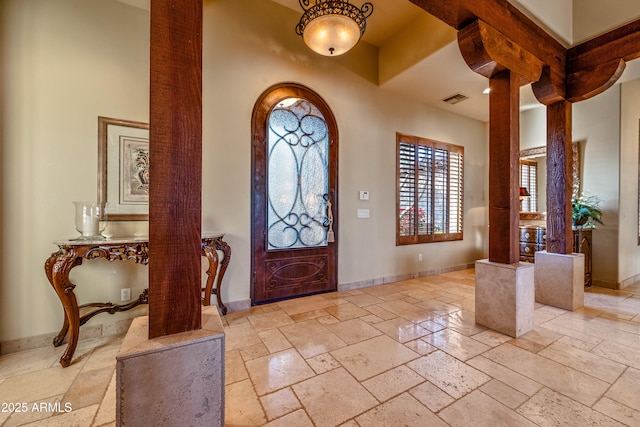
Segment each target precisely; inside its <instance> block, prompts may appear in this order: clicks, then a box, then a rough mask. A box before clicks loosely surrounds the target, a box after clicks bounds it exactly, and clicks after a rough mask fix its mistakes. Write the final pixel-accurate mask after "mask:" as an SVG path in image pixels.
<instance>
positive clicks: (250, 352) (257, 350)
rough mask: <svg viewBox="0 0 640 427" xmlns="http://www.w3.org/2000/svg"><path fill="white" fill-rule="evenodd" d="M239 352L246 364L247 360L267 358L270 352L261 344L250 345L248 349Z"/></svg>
mask: <svg viewBox="0 0 640 427" xmlns="http://www.w3.org/2000/svg"><path fill="white" fill-rule="evenodd" d="M239 351H240V356H242V360H244V361H245V362H246V361H247V360H251V359H256V358H258V357H261V356H266V355H267V354H269V350H268V349H267V347H266V346H265V345H264V344H263V343H261V342H259V343H257V344H254V345H250V346H248V347H242V348H240V349H239Z"/></svg>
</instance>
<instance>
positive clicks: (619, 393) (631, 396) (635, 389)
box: [605, 368, 640, 411]
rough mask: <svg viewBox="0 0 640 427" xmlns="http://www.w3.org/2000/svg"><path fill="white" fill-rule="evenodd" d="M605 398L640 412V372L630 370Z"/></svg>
mask: <svg viewBox="0 0 640 427" xmlns="http://www.w3.org/2000/svg"><path fill="white" fill-rule="evenodd" d="M605 396H606V397H607V398H609V399H611V400H614V401H616V402H618V403H621V404H623V405H625V406H628V407H629V408H631V409H634V410H636V411H640V370H638V369H634V368H628V369H627V370H626V371H625V372H624V373H623V374H622V376H620V378H619V379H618V380H617V381H616V382H615V383H614V384H613V385H612V386H611V388H610V389H609V390H608V391H607V393H606V394H605Z"/></svg>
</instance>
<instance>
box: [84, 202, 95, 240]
mask: <svg viewBox="0 0 640 427" xmlns="http://www.w3.org/2000/svg"><path fill="white" fill-rule="evenodd" d="M82 235H83V236H85V237H91V236H97V235H98V215H97V212H95V207H94V206H86V207H85V210H84V212H83V213H82Z"/></svg>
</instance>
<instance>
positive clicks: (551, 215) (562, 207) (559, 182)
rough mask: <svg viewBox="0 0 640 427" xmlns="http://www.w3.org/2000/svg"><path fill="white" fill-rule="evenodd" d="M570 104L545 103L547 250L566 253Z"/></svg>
mask: <svg viewBox="0 0 640 427" xmlns="http://www.w3.org/2000/svg"><path fill="white" fill-rule="evenodd" d="M572 154H573V150H572V141H571V103H570V102H568V101H559V102H556V103H554V104H551V105H549V106H547V252H552V253H557V254H570V253H572V251H573V249H572V248H573V245H572V231H571V224H572V220H571V195H572V192H573V191H572V190H573V155H572Z"/></svg>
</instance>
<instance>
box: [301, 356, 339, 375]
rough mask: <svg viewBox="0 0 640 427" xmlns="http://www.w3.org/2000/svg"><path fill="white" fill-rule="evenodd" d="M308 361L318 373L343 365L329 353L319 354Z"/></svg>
mask: <svg viewBox="0 0 640 427" xmlns="http://www.w3.org/2000/svg"><path fill="white" fill-rule="evenodd" d="M307 363H308V364H309V366H311V369H313V370H314V371H315V372H316V374H323V373H325V372H327V371H330V370H332V369H336V368H339V367H340V366H341V365H340V363H338V361H337V360H336V359H334V358H333V356H331V355H330V354H329V353H324V354H319V355H317V356H314V357H310V358H308V359H307Z"/></svg>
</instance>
